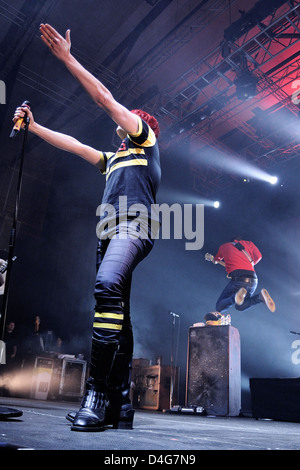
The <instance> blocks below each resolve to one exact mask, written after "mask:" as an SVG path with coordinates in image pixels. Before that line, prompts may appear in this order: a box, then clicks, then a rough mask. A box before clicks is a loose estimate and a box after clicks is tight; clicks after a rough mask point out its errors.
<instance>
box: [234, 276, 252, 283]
mask: <svg viewBox="0 0 300 470" xmlns="http://www.w3.org/2000/svg"><path fill="white" fill-rule="evenodd" d="M230 279H231V280H232V281H241V282H252V281H257V277H231V278H230Z"/></svg>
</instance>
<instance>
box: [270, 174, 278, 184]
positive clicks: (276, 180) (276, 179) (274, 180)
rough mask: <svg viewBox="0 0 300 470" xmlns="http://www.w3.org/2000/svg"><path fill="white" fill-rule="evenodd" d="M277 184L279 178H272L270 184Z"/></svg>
mask: <svg viewBox="0 0 300 470" xmlns="http://www.w3.org/2000/svg"><path fill="white" fill-rule="evenodd" d="M276 183H278V178H277V176H271V177H270V184H276Z"/></svg>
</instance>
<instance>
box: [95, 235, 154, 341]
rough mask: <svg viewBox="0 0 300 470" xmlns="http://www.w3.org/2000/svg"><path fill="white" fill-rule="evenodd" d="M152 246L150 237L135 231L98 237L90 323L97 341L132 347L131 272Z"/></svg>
mask: <svg viewBox="0 0 300 470" xmlns="http://www.w3.org/2000/svg"><path fill="white" fill-rule="evenodd" d="M152 247H153V241H152V240H150V239H142V238H137V236H136V234H135V235H134V236H130V234H124V233H122V234H121V233H117V234H116V235H115V236H114V237H112V238H111V239H106V240H99V243H98V249H97V276H96V282H95V291H94V296H95V300H96V305H95V317H94V323H93V336H94V337H95V338H97V340H98V341H102V340H103V341H117V342H118V343H123V344H124V343H126V345H127V346H126V349H129V350H130V349H133V339H132V325H131V318H130V290H131V280H132V273H133V271H134V269H135V268H136V266H137V265H138V264H139V263H140V262H141V261H142V260H143V259H144V258H145V257H146V256H147V255H148V254H149V253H150V251H151V249H152Z"/></svg>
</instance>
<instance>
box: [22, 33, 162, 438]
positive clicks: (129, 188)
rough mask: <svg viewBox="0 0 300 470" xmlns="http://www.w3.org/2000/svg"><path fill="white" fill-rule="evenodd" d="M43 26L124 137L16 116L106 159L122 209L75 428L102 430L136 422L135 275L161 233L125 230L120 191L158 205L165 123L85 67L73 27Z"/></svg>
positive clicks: (106, 251)
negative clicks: (111, 142)
mask: <svg viewBox="0 0 300 470" xmlns="http://www.w3.org/2000/svg"><path fill="white" fill-rule="evenodd" d="M40 32H41V38H42V40H43V42H44V43H45V44H46V45H47V47H49V49H50V51H51V52H52V53H53V54H54V55H55V56H56V57H57V58H58V59H59V60H61V62H62V63H63V64H64V65H65V66H66V68H67V69H68V70H69V71H70V72H71V73H72V74H73V76H74V77H75V78H76V79H77V80H78V81H79V82H80V84H81V85H82V86H83V88H84V89H85V90H86V91H87V93H88V94H89V95H90V96H91V98H92V99H93V100H94V101H95V103H96V104H97V105H98V106H99V107H100V108H102V109H103V110H104V111H105V112H106V113H107V114H108V116H109V117H110V118H111V119H112V120H113V121H114V122H115V123H116V125H117V130H116V131H117V134H118V136H119V137H120V138H121V139H122V143H121V146H120V148H119V150H118V151H117V152H116V153H112V152H104V151H103V152H101V151H99V150H96V149H94V148H91V147H89V146H87V145H84V144H82V143H81V142H79V141H77V140H76V139H74V138H73V137H70V136H67V135H65V134H61V133H59V132H54V131H52V130H50V129H47V128H45V127H43V126H41V125H39V124H38V123H37V122H35V120H34V117H33V115H32V113H31V111H30V110H28V108H25V107H21V108H18V109H17V110H16V113H15V116H14V121H15V122H16V121H17V120H18V119H19V118H22V117H24V115H25V113H26V114H27V115H28V116H29V118H30V122H29V127H28V129H29V131H30V132H33V133H34V134H36V135H37V136H39V137H41V138H42V139H44V140H45V141H47V142H48V143H49V144H51V145H53V146H55V147H58V148H60V149H62V150H65V151H67V152H71V153H73V154H75V155H78V156H79V157H82V158H83V159H85V160H87V161H88V162H90V163H92V164H93V165H95V166H96V167H98V168H99V170H100V172H101V173H103V174H104V175H105V178H106V187H105V190H104V194H103V200H102V204H111V205H112V206H114V208H115V211H116V214H117V215H118V216H119V218H117V222H116V224H115V227H114V234H113V235H112V236H111V237H107V233H104V234H103V237H102V234H100V236H99V235H98V237H99V242H98V249H97V275H96V282H95V291H94V295H95V314H94V323H93V331H92V345H91V363H90V377H89V378H88V380H87V383H86V391H85V394H84V396H83V398H82V402H81V407H80V409H79V411H78V412H77V414H76V415H75V417H74V420H73V422H72V426H71V429H72V430H75V431H97V430H102V429H103V426H104V425H107V424H113V426H114V427H116V428H117V427H123V428H127V429H130V428H131V427H132V422H133V414H134V410H133V409H132V406H131V403H130V399H129V390H130V370H131V359H132V353H133V334H132V326H131V320H130V307H129V304H130V302H129V298H130V286H131V276H132V272H133V270H134V269H135V267H136V266H137V264H138V263H139V262H140V261H142V260H143V259H144V258H145V257H146V256H147V255H148V254H149V252H150V251H151V249H152V247H153V243H154V240H153V239H152V237H151V233H150V225H151V223H150V220H149V221H148V223H149V230H148V234H149V235H148V237H147V238H146V237H144V236H143V237H139V236H138V235H137V232H136V231H135V232H134V233H132V234H131V233H129V235H130V236H126V237H124V236H123V234H124V231H125V232H126V231H127V233H128V230H129V231H130V230H131V229H130V227H131V224H130V222H131V219H130V217H129V216H127V220H125V221H124V217H121V216H122V215H123V214H121V212H120V211H121V209H120V207H119V197H120V196H126V197H127V199H128V205H132V204H134V203H139V204H143V205H144V206H146V207H150V206H151V205H152V204H155V203H156V192H157V190H158V186H159V183H160V177H161V170H160V158H159V149H158V144H157V137H158V135H159V126H158V123H157V121H156V119H155V118H154V117H153V116H150V115H149V114H147V113H145V112H144V111H141V110H132V111H129V110H128V109H126V108H125V107H124V106H123V105H121V104H120V103H118V102H117V101H116V100H115V99H114V97H113V96H112V94H111V93H110V91H109V90H108V89H107V88H106V87H105V86H104V85H103V84H102V83H101V81H100V80H98V79H96V78H95V77H94V76H93V75H92V74H90V73H89V72H88V71H87V70H86V69H84V68H83V67H82V65H81V64H80V63H79V62H78V61H77V60H76V59H75V58H74V57H73V55H72V54H71V40H70V31H69V30H68V31H67V32H66V35H65V38H63V37H62V36H61V35H60V34H59V33H58V32H57V31H56V30H55V29H54V28H52V27H51V26H50V25H47V24H46V25H44V24H42V25H41V27H40ZM119 220H122V222H121V223H119ZM121 232H122V236H120V234H121ZM131 235H132V236H131Z"/></svg>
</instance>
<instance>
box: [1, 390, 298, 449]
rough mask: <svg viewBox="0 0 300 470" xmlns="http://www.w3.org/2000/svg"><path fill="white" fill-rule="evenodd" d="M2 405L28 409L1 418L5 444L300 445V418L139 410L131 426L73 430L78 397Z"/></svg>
mask: <svg viewBox="0 0 300 470" xmlns="http://www.w3.org/2000/svg"><path fill="white" fill-rule="evenodd" d="M1 406H2V407H10V408H14V409H18V410H20V411H22V412H23V414H22V416H21V417H18V418H13V419H7V420H1V421H0V449H2V450H3V449H8V448H12V449H18V448H20V449H33V450H106V451H108V450H109V451H133V450H146V451H147V450H148V451H150V450H156V451H172V453H173V454H174V453H176V452H177V453H178V452H180V451H190V452H191V451H197V450H300V424H299V423H291V422H279V421H272V420H256V419H253V418H247V417H209V416H201V415H186V414H177V413H169V412H156V411H145V410H138V411H136V413H135V420H134V429H132V430H118V429H112V428H107V429H106V430H105V431H102V432H74V431H71V430H70V423H69V421H67V420H66V418H65V415H66V414H67V412H69V411H76V410H77V409H78V406H79V403H73V402H71V403H70V402H51V401H39V400H30V399H22V398H11V397H9V398H7V397H0V407H1ZM108 455H112V453H111V452H110V453H109V454H108ZM124 455H127V453H126V454H124Z"/></svg>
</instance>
